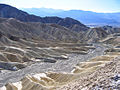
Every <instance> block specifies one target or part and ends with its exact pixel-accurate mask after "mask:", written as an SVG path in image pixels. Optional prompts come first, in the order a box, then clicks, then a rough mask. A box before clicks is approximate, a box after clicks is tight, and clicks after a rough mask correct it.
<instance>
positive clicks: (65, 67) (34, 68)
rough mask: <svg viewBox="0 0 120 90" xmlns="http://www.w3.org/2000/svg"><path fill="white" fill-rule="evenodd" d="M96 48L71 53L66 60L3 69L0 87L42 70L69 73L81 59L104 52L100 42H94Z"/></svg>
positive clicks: (104, 48) (85, 59)
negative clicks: (87, 51)
mask: <svg viewBox="0 0 120 90" xmlns="http://www.w3.org/2000/svg"><path fill="white" fill-rule="evenodd" d="M94 46H95V47H96V49H94V50H90V52H89V53H88V54H86V55H80V54H71V55H69V59H68V60H59V61H57V62H56V63H45V62H42V63H41V62H38V63H35V64H33V65H31V66H28V67H26V68H24V69H20V70H18V71H5V72H3V71H2V72H0V87H2V86H4V85H5V84H6V83H8V82H17V81H19V80H21V79H22V78H23V77H25V76H26V75H28V74H35V73H43V72H49V71H53V72H68V73H70V72H71V71H72V70H73V68H74V66H75V65H76V64H78V63H79V62H82V61H87V60H89V59H90V58H93V57H96V56H100V55H103V54H104V51H105V50H106V47H105V46H104V45H100V44H94Z"/></svg>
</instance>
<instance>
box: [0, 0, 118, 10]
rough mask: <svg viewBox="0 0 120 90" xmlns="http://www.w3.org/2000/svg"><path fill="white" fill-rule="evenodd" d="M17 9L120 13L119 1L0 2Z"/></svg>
mask: <svg viewBox="0 0 120 90" xmlns="http://www.w3.org/2000/svg"><path fill="white" fill-rule="evenodd" d="M0 3H4V4H9V5H12V6H14V7H17V8H41V7H44V8H53V9H63V10H72V9H77V10H85V11H94V12H120V0H0Z"/></svg>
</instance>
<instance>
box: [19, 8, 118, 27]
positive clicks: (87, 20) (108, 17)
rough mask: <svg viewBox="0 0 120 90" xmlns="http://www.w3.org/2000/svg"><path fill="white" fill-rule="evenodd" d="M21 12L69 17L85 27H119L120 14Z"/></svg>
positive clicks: (34, 10)
mask: <svg viewBox="0 0 120 90" xmlns="http://www.w3.org/2000/svg"><path fill="white" fill-rule="evenodd" d="M21 10H23V11H26V12H28V13H29V14H34V15H37V16H42V17H45V16H58V17H61V18H65V17H71V18H74V19H76V20H79V21H81V22H82V23H84V24H86V25H112V26H119V25H120V20H119V18H120V13H96V12H91V11H82V10H68V11H64V10H59V9H58V10H57V9H49V8H22V9H21Z"/></svg>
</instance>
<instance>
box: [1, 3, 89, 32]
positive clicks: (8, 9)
mask: <svg viewBox="0 0 120 90" xmlns="http://www.w3.org/2000/svg"><path fill="white" fill-rule="evenodd" d="M0 17H3V18H10V21H11V20H13V19H12V18H15V19H17V20H20V21H23V22H41V23H53V24H58V25H61V26H64V27H67V28H69V29H71V28H72V27H73V26H74V25H79V26H80V27H82V28H87V27H86V26H85V25H83V24H82V23H80V22H79V21H77V20H75V19H72V18H70V17H66V18H60V17H39V16H35V15H30V14H28V13H26V12H23V11H21V10H19V9H17V8H15V7H12V6H9V5H4V4H0ZM80 27H79V28H77V31H80V30H81V28H80ZM72 30H73V29H72ZM75 31H76V30H75Z"/></svg>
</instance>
